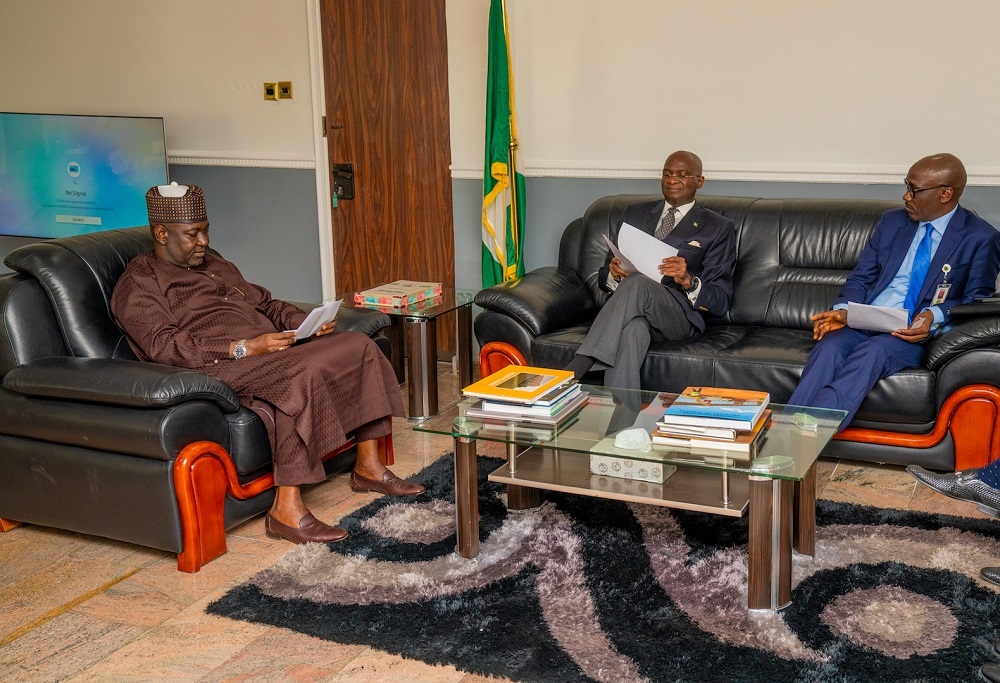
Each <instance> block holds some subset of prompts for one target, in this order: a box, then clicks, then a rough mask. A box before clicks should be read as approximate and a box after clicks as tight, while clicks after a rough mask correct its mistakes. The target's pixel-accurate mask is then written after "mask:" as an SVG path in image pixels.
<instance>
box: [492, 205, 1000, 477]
mask: <svg viewBox="0 0 1000 683" xmlns="http://www.w3.org/2000/svg"><path fill="white" fill-rule="evenodd" d="M656 198H657V196H654V195H617V196H612V197H604V198H602V199H599V200H597V201H596V202H594V203H593V204H592V205H591V206H590V207H589V208H588V209H587V211H586V212H585V214H584V216H583V217H582V218H578V219H576V220H575V221H573V222H572V223H570V224H569V226H568V227H567V228H566V230H565V231H564V232H563V235H562V241H561V242H560V247H559V264H558V265H557V266H547V267H544V268H539V269H537V270H534V271H531V272H529V273H526V274H525V275H524V277H522V278H519V279H517V280H514V281H512V282H508V283H504V284H502V285H497V286H495V287H491V288H489V289H485V290H483V291H481V292H480V293H479V294H478V295H477V296H476V304H478V305H479V306H481V307H482V308H484V309H485V310H484V311H483V313H481V314H480V315H479V316H478V317H477V318H476V321H475V331H476V337H477V338H478V340H479V343H480V344H481V345H483V346H484V348H485V349H486V354H487V355H488V354H489V351H490V349H491V348H495V347H491V346H488V345H489V344H490V343H496V342H500V343H506V344H509V345H510V346H512V347H513V349H512V350H510V351H509V355H510V356H512V360H513V361H514V362H524V363H527V364H530V365H537V366H542V367H564V366H565V365H566V364H567V363H568V362H569V361H570V360H571V359H572V357H573V354H574V353H575V351H576V349H577V348H578V347H579V346H580V344H581V343H582V342H583V340H584V338H585V337H586V334H587V331H588V329H589V328H590V323H591V321H592V320H593V318H594V316H595V315H596V314H597V311H598V310H599V309H600V307H601V306H602V305H603V304H604V302H605V301H606V300H607V297H608V296H609V295H607V294H605V293H604V292H603V291H601V290H600V289H599V287H598V285H597V281H596V275H597V271H598V269H599V268H600V267H601V266H602V265H603V264H604V259H605V257H606V254H607V246H606V244H605V243H604V240H603V239H602V235H609V236H611V237H612V238H615V237H616V231H617V228H618V224H619V222H620V221H621V218H622V215H623V213H624V209H625V206H627V205H628V204H630V203H633V202H639V201H648V200H652V199H656ZM698 199H699V201H700V202H702V203H703V204H704V205H705V206H707V207H708V208H710V209H713V210H715V211H718V212H719V213H721V214H723V215H724V216H727V217H728V218H730V219H732V220H733V222H734V223H735V224H736V230H737V263H736V270H735V273H734V277H735V281H734V293H733V298H732V302H731V307H730V310H729V313H728V314H727V315H726V316H724V317H722V318H716V319H711V320H709V321H708V329H707V330H706V332H705V334H704V335H703V336H701V337H699V338H697V339H693V340H687V341H680V342H653V344H652V346H651V347H650V350H649V354H648V355H647V357H646V361H645V363H644V364H643V366H642V370H641V377H642V383H643V387H644V388H646V389H651V390H657V391H672V392H679V391H682V390H683V389H684V388H685V387H687V386H691V385H699V384H704V385H709V386H729V387H736V388H744V389H756V390H762V391H768V392H770V394H771V397H772V399H773V400H774V401H776V402H779V403H783V402H786V401H787V400H788V398H789V396H791V393H792V391H793V390H794V388H795V386H796V384H797V383H798V380H799V377H800V376H801V373H802V368H803V366H804V365H805V362H806V358H807V357H808V355H809V351H810V350H811V349H812V347H813V343H814V342H813V339H812V325H811V323H810V321H809V316H810V315H812V314H813V313H815V312H817V311H821V310H826V309H827V308H828V307H829V306H830V303H831V302H832V301H833V300H834V298H835V297H836V295H837V293H838V292H839V290H840V287H841V286H842V284H843V282H844V280H845V279H846V277H847V275H848V273H849V272H850V271H851V269H852V268H853V267H854V265H855V264H856V263H857V259H858V257H859V255H860V253H861V250H862V249H863V248H864V245H865V244H866V243H867V241H868V238H869V236H870V235H871V233H872V231H873V230H874V227H875V224H876V223H877V221H878V219H879V217H880V216H881V215H882V214H883V213H884V212H885V211H886V210H888V209H890V208H896V207H898V206H901V204H900V203H899V202H887V201H872V200H858V201H854V200H826V199H756V198H747V197H699V198H698ZM952 315H953V316H954V318H953V321H952V324H951V329H949V330H947V331H945V332H943V333H941V334H939V335H938V336H937V337H936V338H934V339H933V340H932V341H931V342H929V343H928V344H927V351H926V353H925V357H924V361H923V364H922V365H921V366H920V367H916V368H910V369H907V370H904V371H902V372H900V373H897V374H895V375H893V376H891V377H887V378H885V379H883V380H881V381H880V382H879V383H878V384H876V385H875V387H874V388H873V389H872V391H871V392H870V393H869V395H868V397H867V398H866V399H865V402H864V403H863V404H862V406H861V408H860V410H859V411H858V413H857V416H856V417H855V419H854V421H853V422H852V423H851V426H850V427H848V428H847V429H845V430H844V431H843V432H842V433H841V434H840V435H838V437H837V439H836V440H835V441H834V442H833V443H831V445H830V446H829V447H828V449H827V451H826V452H825V454H826V455H832V456H837V457H845V458H851V459H857V460H868V461H875V462H890V463H898V464H910V463H915V464H920V465H924V466H926V467H931V468H935V469H942V470H945V469H954V468H956V467H957V468H958V469H963V468H966V467H975V466H980V465H984V464H986V463H987V462H988V461H990V460H993V459H995V458H996V457H998V456H1000V426H998V416H1000V390H998V388H997V387H1000V315H998V313H997V307H996V306H993V307H988V306H976V305H966V306H960V307H956V308H955V309H953V310H952ZM588 379H594V380H596V381H598V382H599V381H600V376H599V375H598V376H594V377H593V378H588Z"/></svg>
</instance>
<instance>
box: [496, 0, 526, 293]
mask: <svg viewBox="0 0 1000 683" xmlns="http://www.w3.org/2000/svg"><path fill="white" fill-rule="evenodd" d="M500 7H501V9H502V11H503V33H504V39H505V42H506V43H507V83H508V92H509V93H510V119H509V121H510V149H509V151H508V153H507V169H508V173H509V177H510V225H511V237H512V238H513V242H514V253H515V254H519V253H520V251H521V247H520V237H521V216H520V211H519V208H520V204H519V203H518V200H517V174H516V169H517V166H516V164H515V161H516V159H515V155H516V154H517V122H516V120H515V112H516V108H515V106H514V65H513V63H512V62H513V56H512V53H513V50H512V49H511V45H510V29H509V26H508V23H507V0H500ZM505 265H506V268H505V269H504V277H503V279H504V280H505V281H506V280H513V279H514V277H516V270H517V264H516V263H515V264H514V269H515V272H514V273H511V272H510V264H505Z"/></svg>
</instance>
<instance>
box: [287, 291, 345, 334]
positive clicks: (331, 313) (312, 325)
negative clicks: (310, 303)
mask: <svg viewBox="0 0 1000 683" xmlns="http://www.w3.org/2000/svg"><path fill="white" fill-rule="evenodd" d="M339 308H340V301H331V302H329V303H325V304H323V305H322V306H317V307H316V308H314V309H312V310H311V311H309V315H307V316H306V319H305V320H303V321H302V324H301V325H299V326H298V328H297V329H296V330H295V341H299V340H302V339H305V338H307V337H311V336H313V335H314V334H316V332H318V331H319V328H321V327H323V325H324V324H326V323H328V322H330V321H331V320H333V319H334V318H336V317H337V310H338V309H339Z"/></svg>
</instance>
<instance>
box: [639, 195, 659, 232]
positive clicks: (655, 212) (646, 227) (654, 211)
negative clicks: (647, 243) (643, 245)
mask: <svg viewBox="0 0 1000 683" xmlns="http://www.w3.org/2000/svg"><path fill="white" fill-rule="evenodd" d="M665 202H666V200H663V201H659V202H656V203H655V204H653V208H651V209H650V210H649V212H648V213H647V214H646V215H645V216H643V217H642V225H637V226H635V227H637V228H639V229H640V230H642V231H643V232H644V233H646V234H647V235H654V234H656V226H658V225H659V224H660V215H661V214H662V213H663V205H664V203H665Z"/></svg>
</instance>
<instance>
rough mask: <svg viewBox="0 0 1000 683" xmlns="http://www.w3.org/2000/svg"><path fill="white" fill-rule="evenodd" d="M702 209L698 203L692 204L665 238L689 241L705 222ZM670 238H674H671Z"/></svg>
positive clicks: (674, 240)
mask: <svg viewBox="0 0 1000 683" xmlns="http://www.w3.org/2000/svg"><path fill="white" fill-rule="evenodd" d="M704 211H705V210H704V209H702V208H701V206H699V205H698V204H695V205H694V206H692V207H691V210H690V211H688V212H687V215H686V216H684V219H683V220H681V222H680V223H678V224H677V225H676V226H675V227H674V229H673V230H672V231H671V232H670V236H669V237H668V238H667V240H668V241H673V242H677V243H681V244H682V243H684V242H687V241H689V240H690V238H691V237H693V236H694V235H695V234H696V233H697V232H698V231H699V230H701V228H702V226H703V225H704V224H705V219H704V215H703V214H704ZM670 238H674V239H673V240H671V239H670Z"/></svg>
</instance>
